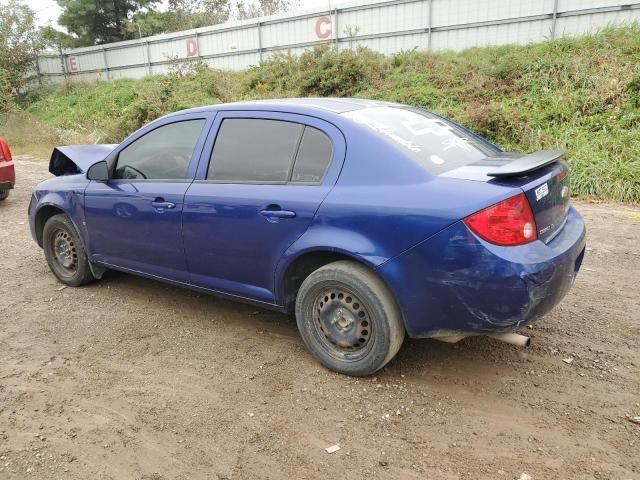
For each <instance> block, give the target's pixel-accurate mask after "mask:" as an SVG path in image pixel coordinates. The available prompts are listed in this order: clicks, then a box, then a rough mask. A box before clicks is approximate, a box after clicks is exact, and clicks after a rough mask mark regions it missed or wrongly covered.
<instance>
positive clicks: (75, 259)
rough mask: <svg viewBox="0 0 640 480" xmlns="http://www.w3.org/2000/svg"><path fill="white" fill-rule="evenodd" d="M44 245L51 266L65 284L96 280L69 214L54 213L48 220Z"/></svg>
mask: <svg viewBox="0 0 640 480" xmlns="http://www.w3.org/2000/svg"><path fill="white" fill-rule="evenodd" d="M42 246H43V248H44V256H45V257H46V259H47V263H48V264H49V268H50V269H51V271H52V272H53V274H54V275H55V276H56V277H57V278H58V280H60V281H61V282H62V283H64V284H65V285H69V286H70V287H79V286H80V285H84V284H86V283H89V282H92V281H93V280H95V278H94V276H93V274H92V273H91V269H90V268H89V261H88V260H87V255H86V253H85V251H84V247H83V246H82V242H81V240H80V235H79V234H78V232H77V231H76V229H75V227H74V226H73V223H72V222H71V220H70V219H69V217H68V216H67V215H64V214H60V215H54V216H53V217H51V218H50V219H49V220H47V223H45V225H44V230H43V233H42Z"/></svg>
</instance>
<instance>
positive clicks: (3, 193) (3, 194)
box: [0, 189, 9, 202]
mask: <svg viewBox="0 0 640 480" xmlns="http://www.w3.org/2000/svg"><path fill="white" fill-rule="evenodd" d="M8 196H9V190H8V189H7V190H0V202H1V201H2V200H6V199H7V197H8Z"/></svg>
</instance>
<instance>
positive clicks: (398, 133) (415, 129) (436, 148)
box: [343, 107, 498, 175]
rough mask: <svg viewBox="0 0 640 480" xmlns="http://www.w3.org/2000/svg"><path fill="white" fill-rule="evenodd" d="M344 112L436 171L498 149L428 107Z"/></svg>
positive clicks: (450, 168) (491, 153) (482, 156)
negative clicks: (429, 110)
mask: <svg viewBox="0 0 640 480" xmlns="http://www.w3.org/2000/svg"><path fill="white" fill-rule="evenodd" d="M343 115H344V116H346V117H349V118H350V119H352V120H353V121H355V122H357V123H359V124H361V125H364V126H365V127H366V128H369V129H370V130H372V131H373V132H375V133H376V134H378V135H379V136H381V137H384V138H385V139H386V140H387V141H389V142H390V143H392V144H394V145H396V146H397V147H398V149H400V150H401V151H403V152H405V153H406V154H407V155H408V156H409V157H411V158H412V159H413V160H414V161H416V162H417V163H418V164H420V165H421V166H423V167H424V168H425V169H426V170H428V171H429V172H431V173H433V174H436V175H437V174H440V173H444V172H447V171H449V170H453V169H454V168H458V167H461V166H464V165H469V164H471V163H474V162H477V161H479V160H482V159H484V158H486V157H489V156H492V155H495V154H496V153H497V152H498V150H497V149H495V148H493V147H491V146H490V145H488V144H486V143H484V142H483V141H481V140H480V139H478V138H476V137H475V136H473V135H472V134H471V133H470V132H467V131H466V130H464V129H463V128H461V127H460V126H458V125H456V124H455V123H453V122H450V121H447V120H445V119H443V118H441V117H438V116H437V115H434V114H432V113H429V112H425V111H424V110H419V109H412V108H399V107H371V108H363V109H361V110H354V111H350V112H346V113H343Z"/></svg>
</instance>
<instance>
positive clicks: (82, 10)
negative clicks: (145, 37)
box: [57, 0, 160, 45]
mask: <svg viewBox="0 0 640 480" xmlns="http://www.w3.org/2000/svg"><path fill="white" fill-rule="evenodd" d="M159 1H160V0H57V2H58V4H59V5H60V6H61V7H62V15H60V18H58V23H59V24H60V25H61V26H63V27H65V28H66V29H67V30H68V31H69V33H71V34H73V35H76V36H77V37H78V38H79V39H80V43H82V44H83V45H97V44H103V43H110V42H117V41H120V40H128V39H131V38H135V37H137V35H136V34H134V32H133V31H131V29H130V28H128V25H129V23H130V20H131V18H132V16H133V15H134V14H135V13H138V12H140V11H142V10H144V9H148V8H150V7H152V6H153V5H154V4H156V3H158V2H159ZM136 33H137V32H136Z"/></svg>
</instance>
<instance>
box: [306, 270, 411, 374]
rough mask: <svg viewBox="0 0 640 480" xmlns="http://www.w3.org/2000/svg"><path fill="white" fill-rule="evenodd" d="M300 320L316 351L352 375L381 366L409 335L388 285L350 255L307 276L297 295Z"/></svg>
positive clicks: (326, 362) (322, 359) (330, 364)
mask: <svg viewBox="0 0 640 480" xmlns="http://www.w3.org/2000/svg"><path fill="white" fill-rule="evenodd" d="M296 323H297V324H298V330H299V331H300V334H301V335H302V339H303V340H304V343H305V345H306V346H307V348H308V349H309V350H310V351H311V353H312V354H313V356H314V357H316V358H317V359H318V360H319V361H320V363H322V364H323V365H324V366H326V367H328V368H330V369H332V370H334V371H336V372H340V373H345V374H347V375H356V376H363V375H371V374H372V373H374V372H376V371H377V370H380V369H381V368H382V367H384V366H385V365H386V364H387V362H389V361H390V360H391V359H392V358H393V357H394V355H395V354H396V353H397V352H398V350H399V349H400V346H401V345H402V340H403V339H404V325H403V324H402V315H401V314H400V310H399V309H398V306H397V305H396V303H395V300H394V298H393V295H392V294H391V292H390V291H389V289H388V288H387V287H386V285H385V284H384V282H383V281H382V280H381V279H380V278H379V277H378V275H377V274H376V273H375V272H373V271H372V270H370V269H369V268H367V267H366V266H364V265H361V264H358V263H356V262H353V261H349V260H340V261H336V262H333V263H329V264H327V265H324V266H323V267H320V268H318V269H317V270H315V271H314V272H312V273H311V274H309V275H308V276H307V278H305V280H304V281H303V282H302V285H301V286H300V289H299V290H298V294H297V296H296Z"/></svg>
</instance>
